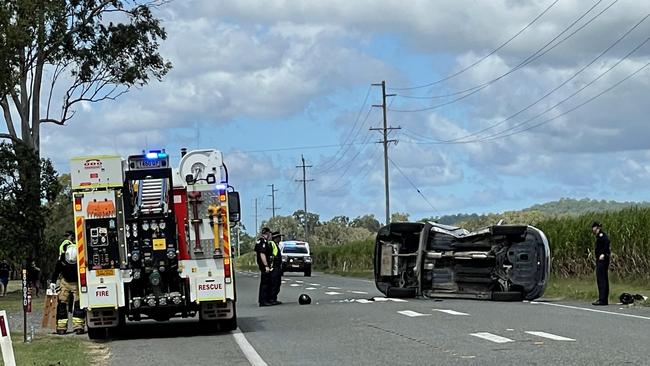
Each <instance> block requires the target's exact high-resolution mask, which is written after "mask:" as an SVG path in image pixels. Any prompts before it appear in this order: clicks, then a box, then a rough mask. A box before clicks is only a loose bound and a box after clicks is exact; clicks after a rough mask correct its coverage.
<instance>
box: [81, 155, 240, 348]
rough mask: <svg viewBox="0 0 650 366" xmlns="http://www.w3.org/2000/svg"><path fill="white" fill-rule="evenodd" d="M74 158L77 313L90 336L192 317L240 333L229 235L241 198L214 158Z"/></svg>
mask: <svg viewBox="0 0 650 366" xmlns="http://www.w3.org/2000/svg"><path fill="white" fill-rule="evenodd" d="M181 155H182V156H181V159H180V163H179V165H178V168H177V169H172V168H171V166H170V161H169V156H168V154H167V153H166V152H165V151H164V150H160V151H150V152H146V153H143V154H141V155H132V156H129V157H128V158H127V159H126V160H122V159H121V158H120V157H119V156H97V157H84V158H75V159H72V164H71V165H72V169H71V170H72V172H71V176H72V188H73V200H74V202H73V204H74V216H75V225H76V226H75V227H76V236H77V255H78V257H77V258H78V261H77V265H78V276H79V282H78V283H79V287H80V303H81V307H82V308H85V309H86V310H87V324H88V335H89V337H90V338H91V339H95V338H104V337H106V336H107V335H108V330H109V329H119V328H120V327H122V326H124V324H125V322H126V320H127V319H128V320H131V321H139V320H141V319H154V320H158V321H165V320H169V319H171V318H174V317H183V318H186V317H194V316H196V315H197V314H198V315H199V319H200V322H202V323H204V324H206V325H207V326H210V327H212V326H218V327H219V328H220V329H222V330H233V329H235V328H236V327H237V315H236V306H235V304H236V293H235V276H234V268H233V263H232V261H231V246H230V228H231V225H234V224H235V223H236V222H238V221H239V218H240V209H239V194H238V193H237V192H236V191H234V188H233V187H231V186H230V185H229V184H228V170H227V167H226V165H225V164H224V162H223V156H222V154H221V152H219V151H217V150H196V151H191V152H189V153H187V152H186V151H185V150H184V149H183V150H182V152H181Z"/></svg>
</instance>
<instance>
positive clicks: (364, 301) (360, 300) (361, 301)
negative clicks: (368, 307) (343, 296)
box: [355, 299, 374, 304]
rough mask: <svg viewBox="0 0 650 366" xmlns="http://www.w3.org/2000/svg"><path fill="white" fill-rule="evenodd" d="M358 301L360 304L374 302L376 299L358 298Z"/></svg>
mask: <svg viewBox="0 0 650 366" xmlns="http://www.w3.org/2000/svg"><path fill="white" fill-rule="evenodd" d="M355 301H356V302H358V303H359V304H372V303H373V302H374V301H370V300H366V299H356V300H355Z"/></svg>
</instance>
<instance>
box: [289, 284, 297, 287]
mask: <svg viewBox="0 0 650 366" xmlns="http://www.w3.org/2000/svg"><path fill="white" fill-rule="evenodd" d="M289 286H291V287H298V286H300V285H299V284H297V283H292V284H290V285H289Z"/></svg>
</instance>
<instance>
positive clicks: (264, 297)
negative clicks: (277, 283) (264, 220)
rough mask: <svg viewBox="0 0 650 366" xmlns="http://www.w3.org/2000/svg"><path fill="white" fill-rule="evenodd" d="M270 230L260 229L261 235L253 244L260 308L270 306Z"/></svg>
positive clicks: (266, 228)
mask: <svg viewBox="0 0 650 366" xmlns="http://www.w3.org/2000/svg"><path fill="white" fill-rule="evenodd" d="M270 239H271V229H269V228H268V227H265V228H262V235H261V236H260V238H259V239H257V243H255V253H257V266H258V267H259V269H260V291H259V295H258V302H259V304H260V306H272V305H273V304H272V303H271V302H270V296H271V266H272V264H273V263H272V262H271V255H270V254H271V245H270V244H269V240H270Z"/></svg>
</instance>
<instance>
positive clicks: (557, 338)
mask: <svg viewBox="0 0 650 366" xmlns="http://www.w3.org/2000/svg"><path fill="white" fill-rule="evenodd" d="M526 333H528V334H532V335H534V336H538V337H542V338H548V339H552V340H554V341H568V342H575V339H573V338H567V337H562V336H559V335H556V334H551V333H546V332H531V331H526Z"/></svg>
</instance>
